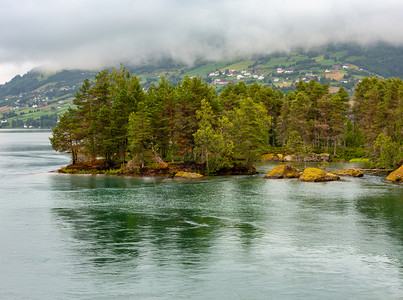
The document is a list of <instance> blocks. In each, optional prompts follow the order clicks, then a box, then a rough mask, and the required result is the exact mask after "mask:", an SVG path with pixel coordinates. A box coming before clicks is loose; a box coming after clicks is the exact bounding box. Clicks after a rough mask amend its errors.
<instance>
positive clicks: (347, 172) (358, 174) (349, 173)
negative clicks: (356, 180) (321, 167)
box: [332, 169, 364, 177]
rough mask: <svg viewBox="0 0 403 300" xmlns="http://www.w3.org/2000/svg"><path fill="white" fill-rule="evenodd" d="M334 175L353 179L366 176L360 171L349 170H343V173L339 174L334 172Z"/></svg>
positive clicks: (339, 172)
mask: <svg viewBox="0 0 403 300" xmlns="http://www.w3.org/2000/svg"><path fill="white" fill-rule="evenodd" d="M332 174H335V175H338V176H351V177H362V176H364V172H363V171H361V170H358V169H347V170H342V171H337V172H332Z"/></svg>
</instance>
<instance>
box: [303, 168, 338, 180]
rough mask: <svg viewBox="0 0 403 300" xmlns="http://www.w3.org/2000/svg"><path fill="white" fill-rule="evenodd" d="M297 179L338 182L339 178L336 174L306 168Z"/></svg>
mask: <svg viewBox="0 0 403 300" xmlns="http://www.w3.org/2000/svg"><path fill="white" fill-rule="evenodd" d="M299 179H300V180H303V181H313V182H322V181H334V180H339V179H340V177H339V176H337V175H336V174H331V173H327V172H326V171H323V170H321V169H317V168H306V169H305V170H304V172H303V173H302V175H301V176H300V177H299Z"/></svg>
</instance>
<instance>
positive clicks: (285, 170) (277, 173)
mask: <svg viewBox="0 0 403 300" xmlns="http://www.w3.org/2000/svg"><path fill="white" fill-rule="evenodd" d="M300 175H301V172H300V171H298V170H297V169H296V168H294V167H293V166H290V165H278V166H276V167H274V168H273V169H271V171H270V172H268V173H267V174H266V176H265V177H264V178H269V179H282V178H298V177H299V176H300Z"/></svg>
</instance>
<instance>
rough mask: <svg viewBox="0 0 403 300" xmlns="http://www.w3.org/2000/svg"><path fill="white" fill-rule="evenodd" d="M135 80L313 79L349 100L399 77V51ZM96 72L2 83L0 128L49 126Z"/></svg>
mask: <svg viewBox="0 0 403 300" xmlns="http://www.w3.org/2000/svg"><path fill="white" fill-rule="evenodd" d="M127 68H128V70H129V71H130V72H131V74H134V75H136V76H137V78H138V80H139V83H140V85H141V86H142V87H143V88H144V89H148V88H149V87H150V86H151V85H152V84H156V83H158V82H160V81H161V78H162V77H164V78H165V79H166V80H167V81H168V83H170V84H173V85H177V84H178V82H182V81H183V79H184V77H185V76H197V77H199V78H202V79H203V81H205V82H207V83H208V85H209V86H211V87H213V88H214V89H215V90H216V91H217V92H219V91H221V90H222V89H223V88H224V87H225V86H226V85H227V84H228V83H232V84H237V83H240V82H243V83H245V84H246V85H250V84H253V83H258V84H259V85H265V86H268V87H273V88H276V89H279V90H281V91H282V92H288V91H292V90H295V87H296V85H297V84H298V82H299V81H300V80H302V81H303V82H309V81H310V80H312V79H314V80H316V81H318V82H320V83H321V84H327V85H328V87H329V90H330V92H332V93H334V92H337V91H338V89H339V87H340V86H342V87H343V88H344V89H345V90H346V91H347V93H348V94H349V95H350V96H352V95H353V92H354V88H355V86H356V85H357V83H358V82H360V81H361V80H362V79H363V78H364V77H371V76H375V77H379V78H390V77H400V78H402V77H403V48H402V47H393V46H389V45H384V44H378V45H374V46H371V47H365V48H364V47H360V46H357V45H330V46H327V47H324V48H318V49H315V50H311V51H302V50H295V51H293V52H290V53H274V54H271V55H265V56H259V57H253V58H248V59H241V58H238V59H232V60H228V61H221V62H197V63H195V65H194V66H192V67H189V66H185V65H181V64H178V63H175V62H173V61H171V60H160V61H157V62H155V63H154V64H148V65H143V66H137V67H135V68H134V67H127ZM96 73H97V72H93V71H82V70H65V71H61V72H57V73H53V74H43V73H41V72H39V71H36V70H32V71H30V72H28V73H27V74H25V75H23V76H16V77H15V78H13V79H12V80H11V81H10V82H8V83H6V84H4V85H0V120H1V123H0V126H1V127H3V128H16V127H19V128H21V127H35V128H36V127H42V128H43V127H53V126H54V125H55V124H56V120H57V116H58V115H60V114H62V113H64V112H65V111H66V110H67V108H68V107H69V106H70V105H71V102H72V100H73V98H74V94H75V92H76V91H77V90H78V89H79V87H80V86H81V84H82V82H83V81H84V79H86V78H92V77H94V76H95V75H96Z"/></svg>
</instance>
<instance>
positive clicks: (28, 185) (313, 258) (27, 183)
mask: <svg viewBox="0 0 403 300" xmlns="http://www.w3.org/2000/svg"><path fill="white" fill-rule="evenodd" d="M49 136H50V132H48V131H12V130H1V131H0V193H1V194H0V238H1V247H0V269H1V272H0V299H133V298H135V299H136V298H139V299H150V298H151V299H155V298H156V299H189V298H190V299H296V298H298V299H398V298H401V297H402V295H403V187H402V186H396V185H392V184H389V183H386V182H384V177H381V176H374V175H369V174H366V176H364V177H363V178H345V179H343V180H341V181H338V182H327V183H306V182H300V181H298V180H265V179H263V178H262V177H263V174H260V175H257V176H236V177H219V178H210V179H207V180H202V181H178V180H173V179H153V178H144V179H142V178H120V177H108V176H90V175H63V174H57V173H51V172H50V171H53V170H56V169H58V168H59V167H60V166H62V165H65V164H67V163H68V162H69V157H68V155H64V154H58V153H56V152H53V151H52V150H51V148H50V146H49V142H48V140H47V138H48V137H49ZM273 166H274V164H261V165H258V169H259V170H260V171H262V172H266V171H268V170H270V169H271V168H272V167H273ZM351 166H354V165H353V164H331V165H330V166H329V169H342V168H345V167H351Z"/></svg>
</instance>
